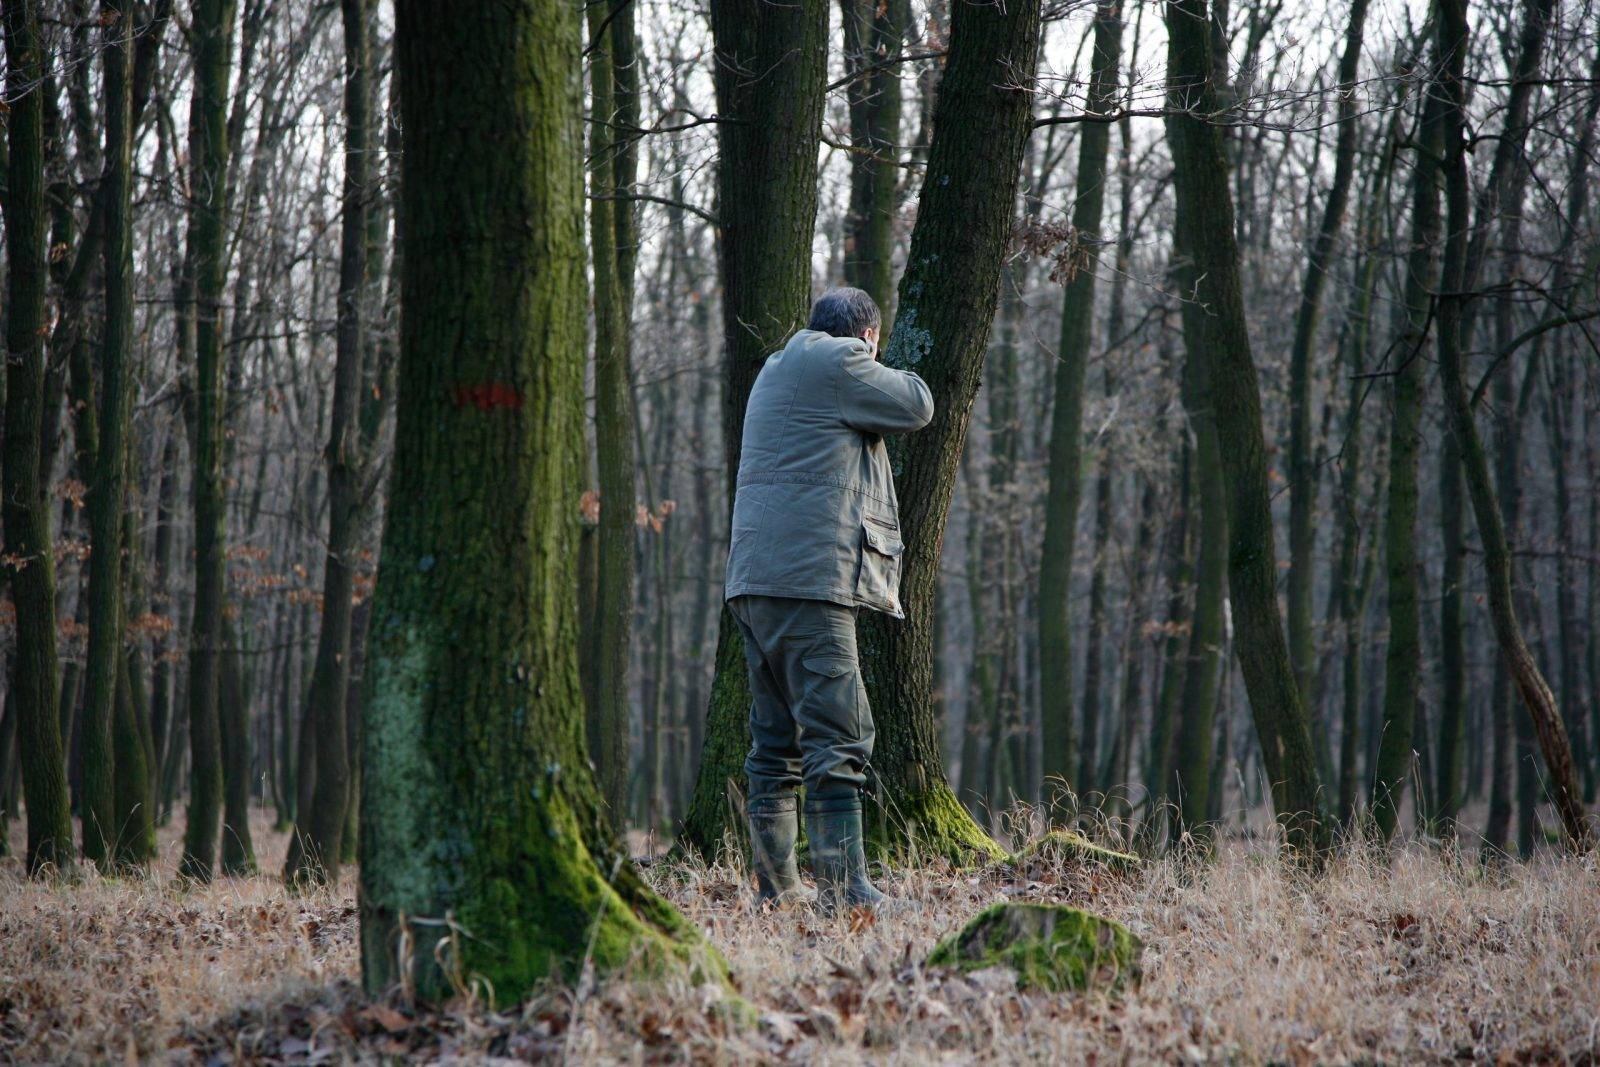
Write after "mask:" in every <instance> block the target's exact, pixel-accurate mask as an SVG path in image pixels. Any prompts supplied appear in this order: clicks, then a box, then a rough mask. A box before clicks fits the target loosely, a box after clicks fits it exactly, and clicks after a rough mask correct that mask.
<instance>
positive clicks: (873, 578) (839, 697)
mask: <svg viewBox="0 0 1600 1067" xmlns="http://www.w3.org/2000/svg"><path fill="white" fill-rule="evenodd" d="M881 325H882V317H881V316H880V315H879V312H878V307H877V305H876V304H874V303H873V302H872V298H871V297H870V296H868V295H867V294H866V293H864V292H862V291H861V290H860V289H848V288H840V289H830V290H829V291H828V292H826V293H824V294H823V295H822V297H821V299H819V300H818V301H817V302H816V304H815V305H814V306H813V307H812V309H811V320H810V322H809V324H808V325H807V328H806V329H804V330H801V331H800V332H799V333H797V334H795V335H794V337H793V338H791V339H790V341H789V343H788V344H787V345H786V346H784V349H783V351H781V352H778V353H776V354H775V355H773V356H771V357H769V358H768V359H767V362H766V365H765V366H764V367H762V369H761V373H760V374H759V375H758V376H757V378H756V384H755V387H754V388H753V389H752V390H751V392H750V403H749V406H748V407H747V408H746V411H745V422H744V444H743V451H742V453H741V456H740V460H739V481H738V488H737V492H736V494H735V497H734V504H733V536H732V542H731V544H730V546H729V549H728V574H727V585H726V590H725V594H724V595H725V596H726V597H727V600H728V608H729V610H730V611H731V612H732V613H733V618H734V621H735V622H736V623H737V625H738V627H739V632H740V634H741V635H742V636H743V638H744V652H745V662H746V664H747V665H748V666H749V669H750V691H751V693H752V694H753V696H754V699H753V700H752V702H751V705H750V738H751V745H750V755H749V757H748V758H747V759H746V761H745V773H746V775H747V776H748V778H749V783H750V785H749V797H748V800H749V803H748V812H749V817H750V842H751V851H752V853H753V855H754V860H755V868H756V876H757V881H758V883H759V886H760V892H761V899H762V900H763V901H771V902H773V903H775V904H785V903H791V902H795V901H798V900H801V899H803V898H804V891H803V889H802V886H801V883H800V876H799V873H798V871H797V869H796V866H795V854H794V853H795V840H796V838H797V837H798V836H799V818H798V814H797V811H796V809H797V806H798V802H799V791H800V786H801V785H802V784H804V786H805V791H806V804H805V816H806V836H807V837H808V839H809V840H810V846H811V857H812V871H813V873H815V875H816V878H817V888H818V892H819V898H820V899H819V904H820V905H821V906H822V907H823V908H824V909H827V910H830V911H831V910H837V909H839V908H841V907H869V908H876V907H878V906H879V905H881V904H882V903H883V902H884V900H885V897H884V895H883V894H882V893H880V892H879V891H878V890H877V888H876V887H874V886H873V884H872V882H871V881H870V880H869V879H868V877H867V865H866V856H865V852H864V849H863V841H862V830H861V793H862V788H863V786H864V785H865V784H866V770H867V762H868V760H869V759H870V758H871V756H872V739H873V725H872V711H871V709H870V708H869V707H868V706H867V693H866V689H865V687H864V686H863V685H862V683H861V668H860V664H859V663H858V662H857V658H856V612H857V611H858V610H859V609H861V608H867V609H869V610H871V611H881V612H885V613H886V614H889V615H892V616H894V617H895V618H902V617H903V614H902V612H901V610H900V596H899V588H900V556H901V553H902V551H904V545H903V543H902V542H901V539H900V518H899V504H898V502H897V501H896V499H895V493H894V476H893V474H892V473H891V472H890V469H889V456H888V452H887V450H886V449H885V448H884V444H883V435H885V434H898V433H909V432H911V431H913V430H920V429H921V428H922V427H924V426H926V425H927V424H928V422H929V420H930V419H932V418H933V397H932V394H930V393H929V391H928V386H927V385H926V384H925V383H924V382H923V380H922V379H921V378H919V377H917V376H916V375H915V374H912V373H911V372H910V371H898V370H892V369H890V368H888V367H885V366H884V365H882V364H881V363H879V362H878V360H877V347H878V331H879V329H880V327H881Z"/></svg>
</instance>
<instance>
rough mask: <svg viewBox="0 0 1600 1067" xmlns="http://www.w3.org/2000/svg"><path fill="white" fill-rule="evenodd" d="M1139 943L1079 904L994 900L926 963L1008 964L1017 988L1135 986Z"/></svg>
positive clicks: (976, 967) (962, 967)
mask: <svg viewBox="0 0 1600 1067" xmlns="http://www.w3.org/2000/svg"><path fill="white" fill-rule="evenodd" d="M1143 951H1144V945H1143V943H1142V942H1141V941H1140V940H1139V939H1138V938H1137V937H1134V936H1133V934H1131V933H1129V932H1128V928H1127V927H1125V926H1123V925H1122V924H1121V923H1119V922H1115V921H1113V920H1111V919H1103V918H1101V917H1100V916H1098V915H1090V914H1089V913H1088V912H1086V911H1083V910H1081V909H1079V908H1068V907H1062V906H1060V905H1055V904H995V905H993V906H991V907H989V908H986V909H985V910H984V911H982V912H980V913H979V914H978V916H977V917H976V918H975V919H973V920H972V921H971V922H969V923H967V925H966V926H965V927H964V928H962V930H961V932H960V933H958V934H955V935H954V936H952V937H947V938H945V939H944V940H943V941H941V942H939V944H938V945H937V946H935V948H934V950H933V952H932V954H930V955H929V956H928V961H927V962H928V966H929V967H949V968H952V969H954V970H958V971H966V972H970V971H981V970H985V969H987V968H990V967H1009V968H1010V969H1012V970H1013V971H1015V972H1016V974H1017V987H1018V988H1019V989H1036V990H1046V991H1050V992H1057V993H1059V992H1065V991H1068V990H1081V989H1103V990H1108V991H1112V990H1118V989H1122V988H1127V987H1132V986H1137V985H1138V983H1139V978H1140V974H1141V971H1140V964H1139V957H1140V954H1141V953H1142V952H1143Z"/></svg>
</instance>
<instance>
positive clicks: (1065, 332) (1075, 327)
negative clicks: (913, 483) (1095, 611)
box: [930, 0, 1122, 808]
mask: <svg viewBox="0 0 1600 1067" xmlns="http://www.w3.org/2000/svg"><path fill="white" fill-rule="evenodd" d="M1121 56H1122V6H1121V3H1120V0H1102V2H1101V3H1100V4H1099V6H1098V7H1097V8H1096V9H1095V23H1094V54H1093V58H1092V60H1091V65H1090V74H1089V99H1088V108H1089V110H1090V111H1091V112H1094V113H1096V114H1109V113H1110V112H1111V110H1112V109H1113V107H1114V106H1115V104H1116V102H1117V71H1118V68H1119V65H1120V63H1121ZM936 121H937V116H936ZM935 130H936V132H937V127H936V128H935ZM1079 137H1080V138H1081V140H1080V141H1079V142H1078V188H1077V197H1076V199H1075V201H1074V202H1073V206H1072V228H1073V230H1074V232H1075V233H1076V234H1077V235H1079V236H1080V238H1098V236H1099V234H1100V225H1101V219H1102V217H1103V215H1104V209H1105V185H1106V181H1105V179H1106V156H1107V154H1108V152H1109V150H1110V145H1111V124H1110V123H1109V122H1088V123H1085V124H1084V125H1083V127H1082V129H1081V131H1080V133H1079ZM930 173H931V172H930ZM1075 266H1076V268H1077V269H1075V270H1073V271H1072V273H1071V274H1070V275H1069V276H1068V277H1067V278H1066V279H1065V282H1066V287H1065V289H1064V291H1063V292H1062V295H1061V340H1060V352H1059V358H1060V365H1059V366H1058V367H1057V368H1056V373H1055V400H1054V406H1053V408H1052V409H1051V413H1050V453H1049V474H1048V485H1047V488H1046V490H1045V505H1044V544H1043V548H1042V549H1041V554H1040V559H1039V600H1038V606H1037V608H1036V612H1037V615H1038V618H1037V622H1036V625H1037V629H1038V635H1039V650H1040V655H1039V716H1040V735H1041V736H1040V755H1041V758H1042V760H1043V769H1044V779H1045V784H1044V793H1045V800H1046V801H1047V802H1048V803H1049V804H1050V805H1051V806H1052V807H1053V808H1055V807H1058V806H1059V800H1060V798H1059V794H1060V793H1061V791H1062V790H1063V789H1066V790H1072V789H1074V788H1076V789H1077V790H1079V791H1082V790H1086V789H1089V788H1090V787H1091V783H1089V782H1086V781H1082V780H1080V779H1079V775H1078V767H1077V762H1078V751H1077V749H1078V739H1077V737H1076V732H1075V731H1074V729H1073V721H1072V704H1073V700H1072V696H1073V692H1072V626H1071V620H1070V619H1069V618H1068V605H1067V599H1068V596H1069V595H1070V593H1071V589H1072V557H1073V549H1074V545H1075V543H1076V541H1077V530H1078V507H1079V504H1080V502H1081V500H1082V497H1083V386H1084V376H1085V373H1086V371H1087V368H1088V364H1089V346H1090V341H1091V338H1092V337H1093V333H1094V298H1095V265H1094V264H1093V263H1091V262H1089V261H1088V256H1087V255H1085V256H1084V257H1083V262H1081V263H1078V264H1075Z"/></svg>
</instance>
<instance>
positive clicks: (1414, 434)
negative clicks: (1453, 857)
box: [1371, 83, 1442, 840]
mask: <svg viewBox="0 0 1600 1067" xmlns="http://www.w3.org/2000/svg"><path fill="white" fill-rule="evenodd" d="M1434 88H1435V85H1434V84H1432V83H1430V85H1429V87H1428V89H1427V90H1426V91H1425V92H1424V94H1423V99H1422V103H1421V118H1420V120H1419V121H1420V127H1419V130H1418V134H1417V150H1416V160H1415V163H1414V164H1413V168H1414V169H1413V171H1412V179H1411V180H1412V185H1411V242H1410V250H1409V252H1408V254H1407V257H1406V279H1405V296H1404V298H1403V299H1404V311H1405V323H1404V328H1403V330H1402V333H1401V335H1400V338H1399V341H1398V343H1397V344H1395V345H1394V346H1393V348H1392V351H1391V354H1390V360H1391V363H1392V370H1391V375H1392V379H1393V382H1394V386H1393V390H1394V394H1393V400H1392V411H1393V415H1392V421H1391V426H1390V431H1389V501H1388V513H1387V516H1386V518H1385V525H1384V567H1385V571H1386V574H1387V578H1388V590H1389V592H1388V605H1389V644H1388V648H1387V650H1386V652H1385V658H1384V696H1383V723H1382V727H1381V730H1380V733H1379V735H1378V737H1376V738H1374V740H1376V741H1377V743H1378V749H1377V756H1376V759H1375V762H1374V764H1373V771H1372V775H1371V778H1372V800H1371V810H1372V817H1373V821H1374V823H1375V824H1376V827H1377V830H1378V832H1379V833H1380V834H1381V835H1382V836H1383V837H1384V839H1386V840H1387V839H1388V838H1389V837H1391V836H1393V834H1394V831H1395V827H1396V825H1397V824H1398V822H1399V810H1400V802H1401V800H1402V798H1403V796H1404V792H1405V786H1406V781H1407V779H1408V778H1409V777H1410V771H1411V740H1412V738H1411V733H1412V726H1413V724H1414V723H1415V721H1416V712H1417V701H1418V699H1419V694H1418V678H1419V676H1420V674H1421V658H1422V635H1421V627H1422V622H1421V612H1420V607H1419V599H1420V597H1419V594H1418V591H1417V456H1418V453H1419V452H1420V450H1421V434H1422V430H1421V425H1420V424H1421V419H1422V404H1423V395H1424V392H1425V382H1424V379H1423V368H1424V366H1425V361H1424V357H1423V350H1424V348H1425V347H1426V345H1427V339H1428V327H1429V325H1430V323H1431V321H1432V314H1431V310H1430V309H1431V303H1430V301H1431V298H1432V294H1433V293H1434V292H1435V290H1436V286H1437V281H1436V279H1437V267H1436V263H1437V258H1436V256H1435V253H1434V249H1435V246H1436V245H1437V244H1438V241H1439V226H1440V222H1439V163H1438V159H1439V152H1440V150H1441V141H1440V137H1441V122H1442V119H1441V110H1442V105H1441V104H1440V102H1439V98H1438V95H1437V93H1435V92H1434V91H1433V89H1434Z"/></svg>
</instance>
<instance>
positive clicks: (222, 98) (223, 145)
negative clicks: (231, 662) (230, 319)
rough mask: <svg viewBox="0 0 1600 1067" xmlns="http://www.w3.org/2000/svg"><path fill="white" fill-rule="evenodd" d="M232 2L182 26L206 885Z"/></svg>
mask: <svg viewBox="0 0 1600 1067" xmlns="http://www.w3.org/2000/svg"><path fill="white" fill-rule="evenodd" d="M233 15H234V0H195V4H194V13H193V17H192V20H191V27H190V29H191V35H192V37H193V40H194V67H195V88H194V101H193V103H192V104H191V106H190V118H189V163H190V174H191V179H190V183H191V185H192V186H193V193H192V200H191V204H190V209H189V210H190V215H189V246H190V249H191V250H192V260H193V271H194V274H193V291H192V295H193V299H192V304H193V313H194V322H195V341H194V351H195V365H194V377H193V393H194V401H195V404H194V410H195V433H194V436H193V439H192V440H193V457H192V458H193V461H194V476H193V485H192V487H191V490H192V493H193V497H194V559H195V564H194V567H195V579H194V609H193V616H192V619H191V621H190V632H189V693H188V698H189V745H190V754H191V758H192V761H193V774H194V783H193V787H192V789H191V790H190V794H189V817H188V824H187V826H186V828H185V830H184V838H183V857H182V859H181V860H180V862H179V871H180V873H181V874H183V876H184V877H186V878H190V879H194V880H196V881H201V882H204V881H209V880H210V879H211V876H212V871H213V868H214V867H215V865H216V858H217V827H218V819H219V816H220V814H221V807H222V751H221V743H220V737H219V731H218V687H219V675H220V673H221V658H222V640H223V639H222V608H223V599H224V597H225V596H226V568H225V563H226V557H227V543H226V542H227V504H226V499H225V496H224V485H223V454H224V452H225V442H224V440H223V419H224V411H223V409H224V406H225V400H226V394H225V392H224V387H223V367H224V362H225V359H226V354H225V352H224V350H223V345H222V295H223V287H224V281H225V269H226V268H225V256H226V240H227V226H226V219H225V218H224V215H225V214H226V211H227V203H228V191H227V173H228V136H227V105H228V71H229V54H230V42H231V40H232V36H233Z"/></svg>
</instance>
